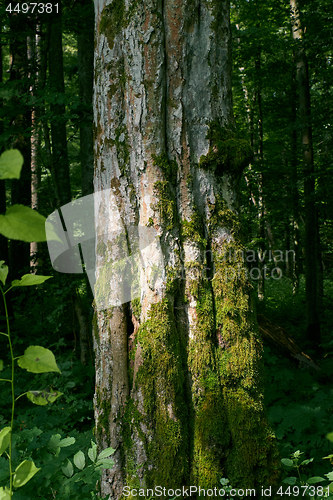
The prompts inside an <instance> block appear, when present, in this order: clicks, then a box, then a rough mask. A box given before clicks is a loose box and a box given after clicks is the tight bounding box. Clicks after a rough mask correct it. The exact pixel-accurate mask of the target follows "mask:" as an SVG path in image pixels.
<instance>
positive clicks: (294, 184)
mask: <svg viewBox="0 0 333 500" xmlns="http://www.w3.org/2000/svg"><path fill="white" fill-rule="evenodd" d="M294 66H295V65H294ZM295 69H296V68H295ZM296 100H297V89H296V74H295V71H293V75H292V101H291V107H292V116H293V123H294V127H293V129H292V133H291V182H290V185H291V200H292V201H291V202H292V216H291V221H290V224H291V239H292V245H291V248H292V249H293V251H294V258H293V262H292V281H293V294H294V295H295V294H296V293H297V291H298V289H299V261H300V256H299V251H300V246H299V241H300V234H299V193H298V172H297V165H298V154H297V153H298V146H297V144H298V140H297V109H296Z"/></svg>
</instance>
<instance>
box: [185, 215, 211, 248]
mask: <svg viewBox="0 0 333 500" xmlns="http://www.w3.org/2000/svg"><path fill="white" fill-rule="evenodd" d="M181 231H182V232H181V234H182V238H185V239H186V238H188V239H190V240H191V241H195V242H196V243H198V244H199V245H200V246H201V247H202V248H206V246H207V239H206V238H205V237H204V227H203V221H202V217H200V215H199V214H198V212H197V211H195V212H194V214H193V216H192V218H191V219H183V220H182V223H181Z"/></svg>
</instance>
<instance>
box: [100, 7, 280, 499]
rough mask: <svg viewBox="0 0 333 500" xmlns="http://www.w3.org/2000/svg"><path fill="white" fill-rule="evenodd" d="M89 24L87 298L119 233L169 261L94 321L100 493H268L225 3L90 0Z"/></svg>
mask: <svg viewBox="0 0 333 500" xmlns="http://www.w3.org/2000/svg"><path fill="white" fill-rule="evenodd" d="M95 15H96V40H95V93H94V95H95V97H94V99H95V102H94V113H95V116H94V121H95V178H94V185H95V192H96V193H97V192H99V195H98V196H96V200H97V201H96V206H95V215H96V233H97V246H96V252H97V266H98V267H97V272H96V278H97V284H99V281H100V280H103V272H102V270H103V265H104V264H105V265H106V264H108V263H109V262H113V261H115V260H117V258H118V259H119V255H120V253H119V252H120V250H121V249H120V246H121V243H120V242H119V238H117V237H116V236H115V234H116V229H119V228H123V231H124V233H126V234H129V232H130V230H131V227H133V225H139V226H141V227H145V226H150V227H153V228H154V229H155V230H156V232H157V233H158V235H159V241H160V244H161V249H162V253H163V262H164V264H163V269H162V276H163V279H160V280H157V281H156V284H153V280H152V279H151V274H152V270H151V269H148V268H147V269H146V272H143V275H141V276H140V285H141V292H140V299H135V300H133V301H132V302H131V303H126V304H123V305H119V306H113V307H108V308H105V309H103V310H97V312H96V321H95V322H94V330H95V332H94V333H95V334H94V339H95V353H96V393H95V417H96V437H97V441H98V444H99V447H100V448H103V447H106V446H113V447H114V448H115V449H116V452H115V455H114V458H115V465H114V467H113V469H112V470H107V471H105V473H104V475H103V479H102V492H103V493H104V494H110V495H111V497H112V498H120V497H121V494H122V488H123V486H124V485H125V484H127V485H132V486H139V485H141V486H142V487H152V486H154V485H159V484H161V485H163V486H169V487H173V486H181V485H188V484H198V485H201V486H206V487H207V486H215V485H218V483H219V479H220V478H221V477H222V476H228V477H229V478H230V479H231V480H232V481H233V483H234V484H237V486H241V485H242V486H247V487H251V486H254V485H256V484H267V483H268V484H271V483H272V482H274V480H275V479H276V475H277V472H276V456H275V447H274V440H273V437H272V434H271V433H270V431H269V429H268V427H267V424H266V421H265V418H264V413H263V401H262V393H261V389H260V376H259V360H260V353H261V342H260V339H259V338H258V335H257V331H256V328H255V324H254V322H253V311H252V306H251V301H250V289H249V285H248V283H247V279H246V273H245V268H244V262H243V259H242V246H241V243H240V241H239V237H238V232H239V223H238V219H237V213H236V206H235V194H236V186H237V180H238V179H239V177H240V175H241V172H242V169H243V167H244V166H245V165H246V164H247V163H248V162H249V160H250V159H251V148H250V147H249V146H248V144H247V143H246V142H245V141H244V140H242V139H241V138H237V137H236V136H235V132H234V130H233V115H232V96H231V64H230V63H231V61H230V29H229V6H228V2H227V1H225V0H218V1H215V0H211V1H197V0H191V1H189V0H185V1H184V0H145V1H143V2H136V1H132V2H125V1H124V0H113V1H111V2H107V1H105V0H96V1H95ZM114 200H116V204H117V208H118V213H117V215H116V216H114V218H113V217H112V214H114V207H113V206H112V205H113V204H114ZM112 231H113V232H112ZM117 234H118V233H117ZM126 241H127V243H126V244H127V245H128V247H129V251H133V252H134V251H135V249H133V248H131V244H132V241H131V239H130V238H127V240H126ZM160 271H161V269H160ZM115 285H116V284H115V283H113V282H110V283H108V286H109V287H110V288H112V287H113V286H115Z"/></svg>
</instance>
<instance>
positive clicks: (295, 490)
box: [277, 450, 333, 499]
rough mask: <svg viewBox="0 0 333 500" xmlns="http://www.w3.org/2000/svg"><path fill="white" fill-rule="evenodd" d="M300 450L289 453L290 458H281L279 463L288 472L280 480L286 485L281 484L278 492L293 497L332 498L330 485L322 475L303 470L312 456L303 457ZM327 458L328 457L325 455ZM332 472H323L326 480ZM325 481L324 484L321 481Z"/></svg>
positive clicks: (311, 460) (329, 478) (330, 477)
mask: <svg viewBox="0 0 333 500" xmlns="http://www.w3.org/2000/svg"><path fill="white" fill-rule="evenodd" d="M302 455H304V453H302V452H301V451H300V450H297V451H295V452H294V453H292V454H291V455H290V458H282V459H281V463H282V465H283V466H284V468H285V469H286V470H287V472H288V473H289V474H288V476H287V477H286V478H285V479H284V480H283V481H282V482H283V484H286V485H288V486H287V487H286V488H284V487H283V486H281V487H280V488H279V490H278V492H277V493H278V494H279V495H282V494H284V495H285V496H286V495H289V496H290V495H291V496H293V497H296V498H298V497H304V496H305V497H310V498H312V499H317V498H318V499H319V498H333V495H332V485H333V483H331V484H327V483H326V481H327V480H326V479H325V478H324V477H322V476H312V475H308V474H307V473H306V472H304V469H306V467H307V466H308V465H309V464H310V463H312V462H313V458H308V459H303V457H302ZM325 458H329V457H325ZM332 475H333V472H332V473H328V474H325V476H326V477H327V479H328V480H332ZM323 482H325V483H326V484H325V485H322V484H321V483H323Z"/></svg>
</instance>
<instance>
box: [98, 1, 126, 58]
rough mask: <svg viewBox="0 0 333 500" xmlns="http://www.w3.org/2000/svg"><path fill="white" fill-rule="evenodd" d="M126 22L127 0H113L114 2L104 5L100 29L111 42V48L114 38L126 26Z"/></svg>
mask: <svg viewBox="0 0 333 500" xmlns="http://www.w3.org/2000/svg"><path fill="white" fill-rule="evenodd" d="M124 23H125V0H113V2H112V3H111V4H109V5H107V6H106V7H104V9H103V11H102V15H101V21H100V31H101V33H103V34H104V35H105V36H106V38H107V40H108V43H109V47H110V49H112V48H113V45H114V39H115V37H116V35H117V34H118V33H120V32H121V30H122V29H123V27H124Z"/></svg>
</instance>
